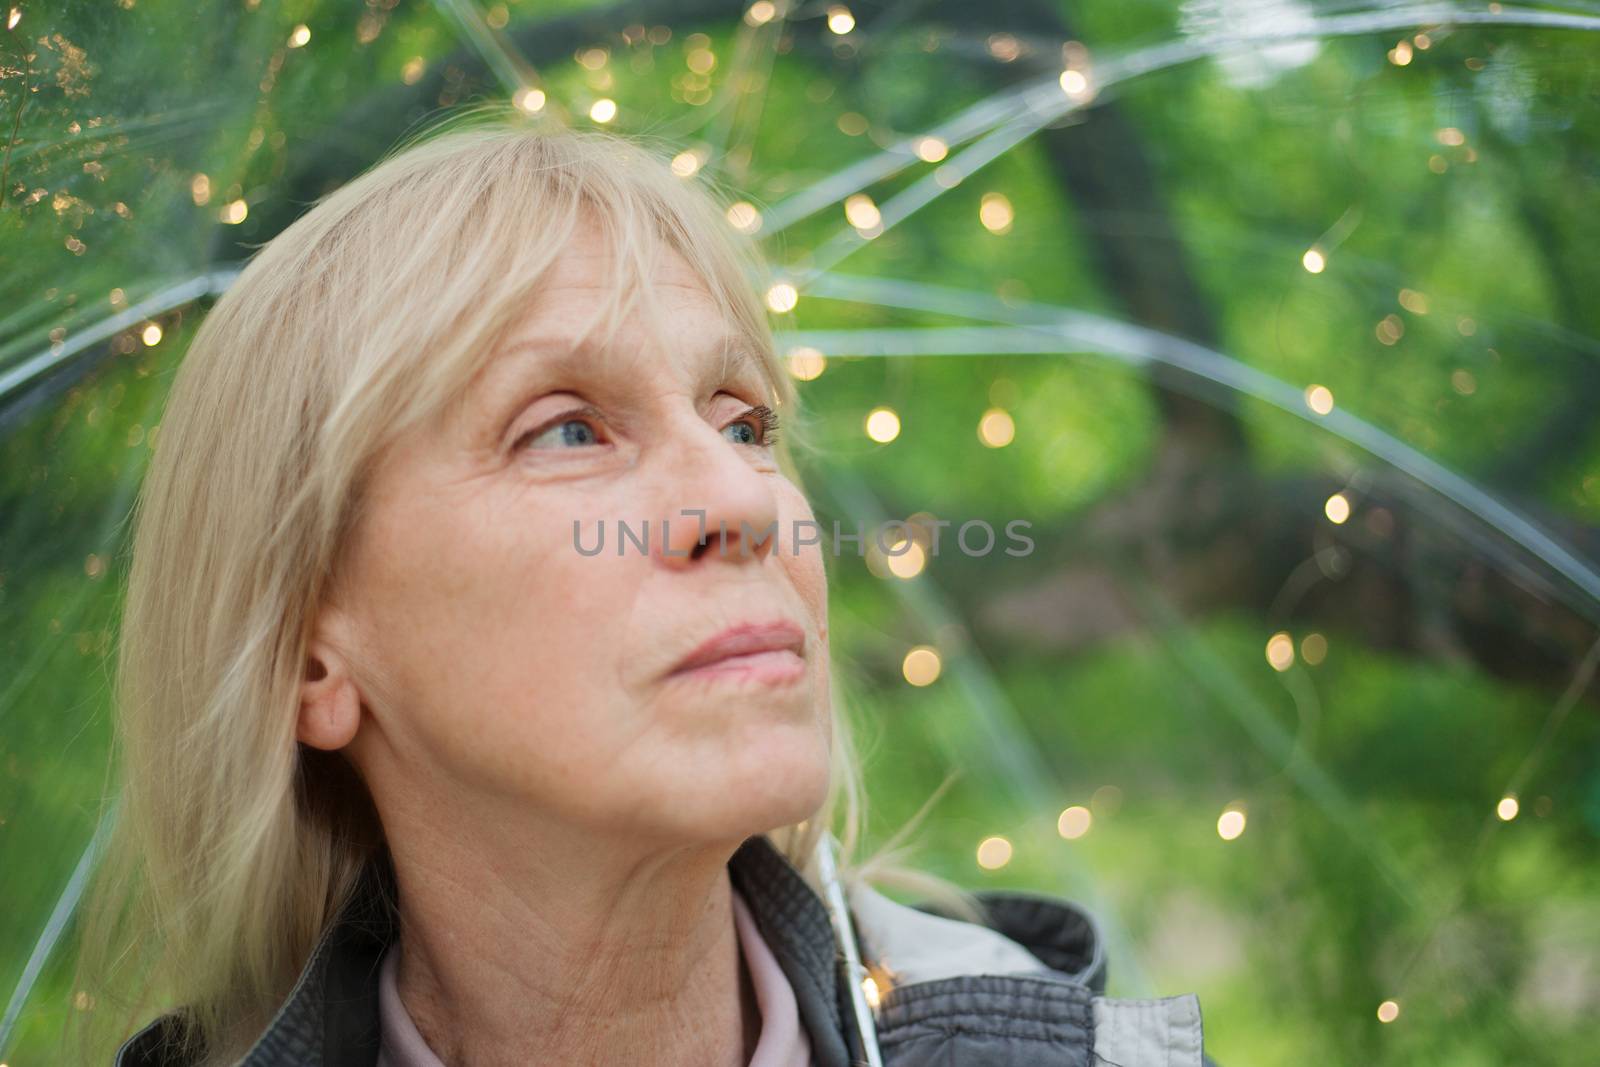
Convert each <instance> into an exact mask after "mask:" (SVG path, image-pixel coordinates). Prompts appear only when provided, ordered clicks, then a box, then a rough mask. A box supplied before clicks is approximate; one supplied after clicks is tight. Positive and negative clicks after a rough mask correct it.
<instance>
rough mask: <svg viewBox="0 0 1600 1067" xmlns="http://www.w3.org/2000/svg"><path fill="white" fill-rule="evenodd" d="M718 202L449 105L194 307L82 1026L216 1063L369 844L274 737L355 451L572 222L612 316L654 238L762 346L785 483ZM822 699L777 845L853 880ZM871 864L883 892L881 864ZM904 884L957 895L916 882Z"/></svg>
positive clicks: (752, 308)
mask: <svg viewBox="0 0 1600 1067" xmlns="http://www.w3.org/2000/svg"><path fill="white" fill-rule="evenodd" d="M719 197H720V198H721V199H722V200H723V201H726V199H727V198H726V197H725V196H722V194H721V193H720V192H719V191H717V190H715V189H714V188H709V187H705V186H703V185H701V184H700V183H698V182H692V181H685V180H682V179H680V178H678V177H676V176H675V175H673V174H672V173H671V171H670V169H669V168H668V167H667V166H666V165H665V163H664V162H663V160H662V159H661V158H659V154H658V153H654V152H652V151H651V150H650V149H649V148H648V147H647V146H646V145H645V144H644V143H642V142H638V141H629V140H625V139H623V138H620V137H617V136H613V135H609V134H605V133H601V132H581V133H580V132H574V131H564V130H551V129H548V128H542V127H536V126H533V125H530V124H528V122H527V121H526V120H523V121H517V120H513V119H507V118H506V117H505V116H504V114H502V113H501V112H500V111H499V110H495V111H488V110H483V109H479V110H475V111H469V112H462V113H457V114H456V115H454V116H452V117H450V118H449V119H447V120H446V121H445V122H443V123H439V124H437V125H435V126H433V127H432V128H429V129H425V130H423V131H421V132H419V133H417V134H414V135H413V136H411V137H409V138H407V139H406V140H404V141H402V142H400V143H399V144H397V145H396V146H395V147H394V148H393V149H391V150H390V152H389V153H388V154H387V155H386V156H385V157H384V158H383V159H382V160H380V161H379V162H378V163H377V164H376V165H374V166H373V167H372V168H371V169H369V170H367V171H366V172H365V173H363V174H362V175H361V176H359V177H358V178H356V179H355V180H353V181H351V182H349V183H348V184H346V185H344V186H342V187H341V188H339V189H337V190H336V191H334V192H332V193H330V194H328V195H326V196H324V197H323V198H321V199H320V200H319V201H318V202H316V204H315V205H314V206H313V207H312V209H311V210H309V211H307V212H306V213H305V214H303V215H302V216H301V217H300V218H299V219H297V220H296V221H295V222H294V223H293V224H292V225H290V226H289V227H288V228H287V229H285V230H284V231H282V232H281V233H280V234H278V235H277V236H276V237H274V238H273V239H272V240H271V241H269V242H267V243H266V244H265V245H263V246H261V247H260V248H258V249H257V251H256V252H255V254H254V255H253V256H252V258H251V260H250V262H249V263H248V265H247V266H246V267H245V268H244V270H243V271H242V272H241V273H240V275H239V276H238V279H237V280H236V281H235V282H234V284H233V285H232V287H231V288H229V289H228V291H227V292H226V293H225V294H224V295H223V296H222V297H221V298H220V299H219V300H218V301H217V303H216V306H215V307H214V308H213V309H212V310H211V311H210V312H209V313H208V314H207V315H206V317H205V319H204V321H203V323H202V325H201V327H200V329H199V331H198V333H197V334H196V336H195V338H194V341H193V344H192V345H191V346H190V348H189V350H188V353H187V355H186V356H185V358H184V361H183V363H182V365H181V367H180V368H179V371H178V373H177V376H176V379H175V381H174V383H173V386H172V390H171V394H170V397H169V399H168V402H167V408H166V412H165V414H164V416H163V420H162V423H161V430H160V443H159V448H157V449H156V451H155V454H154V457H153V459H152V462H151V466H150V469H149V472H148V475H147V478H146V481H145V484H144V486H143V489H142V492H141V495H140V498H139V501H138V503H137V505H136V508H135V516H134V518H135V527H134V536H133V541H132V546H131V553H132V558H131V561H130V572H129V582H128V589H127V596H126V601H125V608H124V613H123V620H122V628H121V641H120V645H119V649H118V662H117V682H116V693H115V698H116V704H117V712H118V714H117V727H116V755H115V758H116V759H117V760H118V761H119V762H120V765H121V784H120V793H119V796H118V798H117V799H116V801H115V805H116V809H117V810H116V811H115V817H116V826H115V829H114V831H113V834H112V838H111V844H110V847H109V849H108V852H107V855H106V856H105V858H104V859H103V861H102V862H101V865H100V869H99V872H98V874H97V885H96V889H95V891H94V893H93V896H92V900H91V905H90V907H88V908H87V909H86V913H85V918H84V924H83V926H82V927H81V928H80V936H81V940H82V945H83V955H81V956H80V960H79V980H78V984H77V986H76V988H80V989H82V988H85V987H88V988H91V989H94V990H96V993H97V998H96V999H97V1003H98V1009H97V1010H96V1011H95V1012H94V1013H93V1015H95V1016H99V1020H98V1021H97V1022H96V1024H95V1025H94V1027H93V1029H97V1030H98V1029H102V1028H103V1029H104V1030H105V1031H106V1033H105V1034H103V1035H102V1037H103V1038H104V1039H109V1038H111V1037H112V1036H115V1038H116V1039H117V1040H120V1039H122V1038H123V1037H125V1036H126V1035H127V1034H128V1033H130V1032H131V1031H132V1030H133V1029H134V1025H135V1022H136V1020H138V1019H139V1018H140V1017H141V1016H144V1015H148V1014H149V1013H150V1010H151V1009H152V1008H154V1007H158V1006H160V1003H164V1004H167V1005H171V1004H177V1005H181V1006H182V1007H183V1008H184V1009H185V1010H186V1011H187V1012H188V1013H189V1015H190V1020H191V1023H192V1024H193V1025H192V1028H191V1030H192V1033H193V1034H194V1035H195V1036H196V1038H197V1039H198V1042H199V1044H200V1045H201V1046H203V1047H204V1049H205V1050H206V1060H207V1062H210V1063H225V1062H232V1061H233V1060H235V1059H237V1058H238V1056H239V1055H241V1054H242V1053H243V1052H244V1051H246V1050H247V1049H248V1047H249V1045H250V1044H251V1043H252V1042H253V1041H254V1040H255V1038H256V1037H257V1036H258V1035H259V1033H260V1032H261V1031H262V1030H263V1029H264V1028H265V1027H266V1026H267V1025H268V1024H269V1022H270V1019H271V1015H272V1013H273V1011H274V1010H275V1009H276V1007H277V1006H278V1004H279V1003H280V1002H281V1001H282V999H283V998H284V997H285V996H286V995H287V994H288V993H289V991H290V989H291V987H292V985H293V983H294V981H295V979H296V977H297V976H298V975H299V973H300V971H301V970H302V968H303V967H304V965H305V963H306V961H307V958H308V957H309V955H310V952H311V949H312V947H313V945H314V944H315V942H316V940H317V938H318V936H319V935H320V933H321V932H322V930H323V929H324V927H325V926H326V924H327V923H328V922H329V921H330V920H331V919H332V918H333V916H334V915H335V913H336V912H337V910H338V909H339V908H340V907H341V905H342V904H343V903H344V902H345V901H346V900H347V899H348V896H349V894H350V893H351V891H352V889H353V888H354V885H355V882H356V878H357V875H358V873H359V871H360V869H361V868H362V866H363V865H364V863H365V862H366V861H367V860H368V859H369V858H370V857H371V856H372V855H373V853H374V850H375V849H377V848H379V847H381V833H380V832H379V831H378V829H377V826H376V818H375V816H374V814H373V812H372V810H371V807H370V800H369V799H368V798H367V797H366V795H365V791H364V789H363V788H362V787H361V786H360V784H359V781H358V780H357V779H356V778H355V776H354V772H353V771H352V770H351V769H350V768H349V766H348V765H347V764H345V763H344V761H343V760H342V759H338V758H332V759H330V758H327V757H326V755H325V754H319V753H314V752H312V751H311V750H309V749H307V750H302V749H301V748H300V746H299V745H298V744H297V742H296V739H295V721H296V712H297V708H298V704H299V691H300V684H301V680H302V678H303V676H304V664H305V658H306V645H307V641H308V638H309V627H310V625H311V623H312V620H313V617H314V613H315V612H314V609H315V607H316V605H317V604H318V603H319V602H320V601H321V598H322V597H323V596H324V595H325V593H326V592H327V591H328V590H329V589H330V588H331V586H330V585H329V583H330V582H333V581H336V580H337V576H338V574H339V573H340V552H341V551H342V550H343V548H344V546H345V545H346V544H347V541H348V539H347V536H346V535H347V533H348V531H349V530H350V529H351V528H352V527H353V525H354V523H355V522H356V520H357V518H358V514H359V509H360V508H361V506H362V487H363V484H364V479H365V477H366V476H367V473H368V471H369V470H370V466H371V463H372V461H373V459H374V457H375V456H377V455H378V454H380V453H381V451H382V450H383V448H384V446H385V444H386V443H387V442H389V441H390V440H392V439H393V438H394V437H396V436H398V435H400V434H402V433H404V432H405V431H406V430H407V428H408V427H412V426H415V425H417V424H418V423H419V421H420V420H426V419H428V418H430V417H431V416H432V415H433V414H435V413H437V412H438V411H439V410H440V408H441V405H443V404H445V403H448V402H451V401H452V399H453V398H457V397H459V396H460V394H461V391H462V389H463V387H464V385H465V384H466V383H467V382H468V381H469V380H470V378H471V377H472V375H473V374H474V372H475V371H476V370H477V369H478V368H479V366H481V364H482V361H483V360H484V358H485V356H486V354H488V353H491V352H492V351H493V350H494V348H495V341H496V339H497V338H498V337H499V336H500V334H501V333H502V332H503V331H504V330H505V329H507V328H508V326H509V325H510V324H511V323H512V322H513V319H514V317H515V316H516V315H517V314H518V312H519V310H520V309H523V308H526V306H527V305H528V302H529V297H530V295H531V294H533V293H535V292H536V291H537V289H538V287H539V284H540V279H541V276H542V275H543V273H544V272H545V270H546V268H548V267H549V266H550V264H551V263H552V262H553V261H554V260H555V259H556V257H557V256H558V255H559V254H560V252H561V250H562V248H563V246H564V244H565V243H566V239H567V236H568V234H570V233H571V232H572V229H573V226H574V225H575V224H576V219H577V218H578V216H579V215H580V213H581V212H582V211H585V210H588V211H590V212H591V213H592V215H593V217H594V218H595V219H596V221H597V222H598V223H599V225H600V228H601V230H602V232H603V234H604V240H605V241H606V243H607V244H608V245H609V248H610V251H611V252H612V253H613V254H614V255H615V257H616V259H615V262H616V263H617V264H618V267H619V274H620V276H621V278H622V283H621V284H619V285H618V286H617V288H616V292H615V294H614V297H615V301H614V303H613V305H612V306H611V307H610V308H609V310H608V314H607V315H606V316H605V318H606V320H607V321H608V323H609V324H611V325H613V326H614V325H615V323H616V322H617V321H619V320H620V319H621V318H622V315H623V312H624V311H625V309H626V308H627V306H629V301H631V300H633V299H636V298H639V297H641V296H642V297H643V298H644V299H646V300H648V299H649V293H648V289H649V286H648V284H647V283H646V278H647V276H648V273H647V272H648V268H649V263H650V256H651V254H652V253H653V252H654V251H655V250H657V249H658V248H659V246H660V245H661V244H662V243H665V244H666V245H668V246H671V247H672V248H674V249H676V250H678V251H679V252H681V253H682V254H683V256H684V258H685V259H686V260H687V261H688V262H689V263H690V264H691V265H693V267H694V269H695V270H696V272H697V273H698V274H699V275H700V276H701V279H702V281H703V282H704V283H705V285H706V287H707V289H708V290H709V291H710V293H711V295H712V297H713V298H714V300H715V301H716V303H717V305H718V306H719V307H720V309H721V310H722V311H723V313H724V314H725V315H726V317H727V319H728V321H729V322H730V323H732V324H733V325H734V326H735V327H736V328H737V329H738V330H739V331H740V332H742V333H743V334H745V335H746V336H747V337H748V338H749V339H751V340H752V341H754V342H755V344H756V347H757V349H758V351H759V352H761V353H762V354H763V364H764V368H765V370H766V372H767V377H768V378H769V380H770V383H771V388H772V392H773V396H774V400H775V403H773V405H772V406H773V407H774V408H775V410H777V411H779V412H780V413H781V414H782V416H783V418H784V420H785V425H786V428H787V429H786V434H785V435H784V437H783V438H780V441H779V444H778V449H779V460H780V463H781V464H782V465H783V468H784V470H785V471H786V473H788V474H789V475H790V476H791V477H793V478H795V480H796V483H797V484H798V483H799V477H798V472H797V471H796V470H795V468H794V466H793V456H792V454H791V453H790V451H789V450H790V449H791V448H792V447H794V446H795V443H796V441H797V440H798V439H799V437H800V436H801V435H797V434H796V433H795V432H794V431H795V430H796V429H798V428H799V427H798V422H797V419H796V416H797V414H798V413H797V411H796V410H795V399H796V398H795V394H794V387H793V384H792V382H791V381H790V376H789V375H788V374H786V373H784V370H783V368H782V366H781V365H780V363H779V360H778V357H777V355H776V354H775V351H774V347H773V339H772V334H771V329H770V326H769V324H768V322H767V318H766V311H765V309H764V308H763V306H762V304H761V301H760V299H759V296H758V295H757V286H756V285H755V284H754V279H755V278H756V277H759V275H760V274H761V273H762V268H761V261H760V257H759V254H758V253H757V252H756V250H755V249H754V247H753V245H751V244H749V243H747V242H745V241H743V240H741V239H740V238H738V237H737V235H736V234H734V233H733V231H732V229H731V227H729V226H728V225H727V224H726V222H725V221H724V219H723V216H722V211H723V204H722V203H719V202H718V200H719ZM834 697H835V709H836V710H835V714H834V720H835V721H834V731H833V736H834V747H833V754H832V762H833V783H832V787H831V793H830V795H829V798H828V800H827V802H826V804H825V805H824V807H823V808H822V809H821V810H820V811H819V812H818V813H817V814H815V815H814V816H813V817H812V818H810V819H808V820H806V821H805V822H803V823H800V824H798V825H796V826H790V827H784V828H782V829H780V830H774V831H772V832H771V833H770V834H769V837H770V839H771V840H772V841H773V843H774V844H775V845H777V846H778V847H779V848H780V850H782V851H783V852H784V853H785V854H786V855H787V856H788V857H789V859H790V860H791V861H792V862H794V863H795V865H796V866H797V867H799V868H801V870H802V872H803V873H805V874H806V875H807V877H812V878H814V872H812V871H811V863H810V859H811V855H812V849H813V847H814V845H815V843H816V841H817V838H818V835H819V834H820V833H821V832H822V831H823V829H824V828H834V829H835V832H836V833H838V835H839V837H840V843H841V851H842V855H841V861H842V862H841V868H842V869H843V870H845V871H847V872H850V873H849V874H848V876H849V877H859V875H860V871H861V870H863V869H864V868H861V867H858V866H856V865H854V864H853V853H854V852H855V850H856V847H857V843H858V840H859V836H860V826H861V821H862V818H863V812H864V796H863V792H862V788H861V781H860V771H859V768H858V765H857V759H856V753H855V751H854V749H853V746H852V742H851V737H850V733H849V729H848V723H847V721H846V719H845V718H844V716H843V715H841V714H840V713H839V712H838V710H837V709H838V708H839V707H841V702H840V701H839V693H838V689H837V687H836V688H835V691H834ZM871 869H872V870H873V871H874V872H875V874H876V875H877V876H878V878H879V879H880V880H881V879H884V878H888V879H890V880H893V879H892V876H893V874H894V873H895V872H894V871H892V870H891V869H890V865H888V864H886V863H884V862H883V861H882V858H881V856H880V858H879V862H878V863H877V864H876V866H875V867H872V868H871ZM901 874H902V875H903V877H902V878H901V879H900V881H901V883H902V884H905V885H916V886H918V887H919V888H921V889H922V890H923V891H924V892H933V893H935V894H936V895H940V896H942V897H943V898H944V899H945V901H946V903H947V904H951V903H953V904H954V905H955V906H957V907H959V906H960V905H961V904H962V900H961V899H960V895H959V894H958V893H953V892H951V891H949V887H946V886H945V885H944V884H943V883H940V882H939V881H938V880H936V879H926V878H923V879H920V880H919V879H917V878H916V876H915V875H914V874H911V873H910V872H901ZM130 988H132V989H137V990H138V993H137V994H136V995H133V996H126V995H119V991H120V990H125V989H130ZM158 1002H160V1003H158ZM88 1029H90V1028H89V1027H86V1028H85V1031H84V1035H83V1040H84V1047H87V1046H88V1045H89V1044H91V1043H93V1042H94V1041H95V1040H96V1039H95V1038H94V1037H91V1036H89V1034H88ZM191 1051H198V1049H194V1050H191ZM81 1059H82V1061H83V1062H91V1060H90V1058H89V1056H88V1054H85V1055H83V1056H82V1057H81Z"/></svg>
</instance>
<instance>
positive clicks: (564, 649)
mask: <svg viewBox="0 0 1600 1067" xmlns="http://www.w3.org/2000/svg"><path fill="white" fill-rule="evenodd" d="M431 504H432V506H430V507H427V508H423V507H420V506H419V507H410V508H402V509H396V510H395V511H394V512H391V513H390V515H389V516H388V517H387V519H386V521H385V522H384V523H383V524H382V525H381V526H380V527H379V528H378V533H379V535H380V536H379V537H378V538H377V539H375V542H374V548H375V553H374V557H373V561H374V565H373V566H372V567H371V568H370V569H369V572H368V575H367V578H368V580H369V583H370V588H371V590H372V593H373V596H372V598H371V600H370V603H371V605H372V608H373V610H372V612H371V618H370V620H369V623H368V628H369V630H370V631H371V634H372V636H373V638H374V639H375V640H374V652H375V655H374V659H375V660H376V664H375V665H376V666H377V667H378V668H379V669H378V671H377V672H375V677H377V678H388V679H392V681H390V682H389V683H388V684H386V685H383V686H381V688H379V689H377V690H375V691H374V697H375V698H376V699H379V700H381V701H382V702H383V705H384V708H383V710H384V711H385V712H386V713H387V715H388V718H389V722H388V723H387V724H385V732H386V733H387V734H391V735H392V736H391V740H392V741H393V742H394V743H395V745H396V747H404V748H407V749H409V750H410V757H411V758H412V759H422V758H424V757H425V756H426V757H428V758H430V759H434V760H438V761H447V762H449V763H453V764H456V766H457V770H458V771H459V770H466V769H473V768H475V769H476V772H477V773H478V774H481V773H483V772H485V771H487V772H488V773H490V774H491V775H493V776H496V777H498V776H500V775H502V774H504V775H509V776H512V777H518V776H526V774H527V773H528V772H530V771H534V772H536V773H543V772H548V771H549V768H544V767H542V766H540V765H538V761H537V760H533V759H531V758H530V753H532V754H533V755H537V754H539V753H543V752H551V753H557V752H559V753H564V754H566V755H567V756H568V757H576V756H579V755H580V754H581V753H583V752H584V751H585V749H586V748H588V747H591V746H592V745H596V744H597V743H598V742H597V740H596V739H594V738H593V737H592V735H593V734H594V733H595V732H596V731H597V730H599V729H600V728H601V726H602V725H603V723H604V722H605V716H604V714H603V711H604V710H605V709H601V708H597V707H595V706H594V704H595V703H596V701H597V700H598V699H603V698H604V696H605V695H606V694H608V693H609V692H611V689H610V683H613V682H614V681H615V675H616V663H615V658H614V656H613V655H612V651H613V645H612V642H611V641H610V640H609V639H608V637H607V635H608V634H613V633H615V632H616V630H617V628H618V627H621V626H625V625H626V623H627V615H628V613H629V612H630V611H631V610H632V599H633V597H634V596H635V595H636V592H637V589H638V587H639V585H640V575H639V574H638V573H636V571H637V570H638V568H639V567H640V566H641V564H642V563H643V561H642V560H640V559H639V558H638V557H637V555H633V554H630V555H629V556H626V557H624V558H620V559H619V558H617V557H616V556H615V555H612V554H609V553H608V554H602V555H600V556H595V557H592V558H591V557H585V556H583V555H581V554H580V553H579V552H578V551H577V549H576V548H575V547H574V545H573V534H572V518H573V517H572V514H571V513H570V511H567V510H564V509H563V508H561V507H555V506H548V505H547V506H544V507H541V508H537V509H527V508H521V507H520V506H519V504H518V502H517V501H512V500H498V501H497V500H495V499H494V498H493V497H492V496H491V497H488V498H480V499H477V500H474V499H472V498H470V496H468V495H467V494H465V493H464V494H463V495H462V497H461V498H459V499H455V500H440V499H438V498H437V497H435V498H433V500H432V501H431ZM580 518H581V521H582V523H583V529H584V530H585V531H586V532H587V533H588V534H589V537H590V539H591V541H592V537H593V531H594V529H595V525H594V520H593V519H592V518H590V517H588V516H580ZM408 741H409V743H407V742H408ZM535 750H536V751H535ZM496 765H500V768H499V770H495V769H494V768H495V767H496ZM518 768H520V769H521V770H520V771H519V770H518Z"/></svg>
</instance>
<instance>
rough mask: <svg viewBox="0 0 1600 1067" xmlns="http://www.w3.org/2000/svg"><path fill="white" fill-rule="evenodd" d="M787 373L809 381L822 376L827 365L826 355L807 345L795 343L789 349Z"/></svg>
mask: <svg viewBox="0 0 1600 1067" xmlns="http://www.w3.org/2000/svg"><path fill="white" fill-rule="evenodd" d="M788 363H789V374H790V376H791V377H793V378H795V379H796V380H798V381H802V382H810V381H815V380H816V379H818V378H820V377H822V372H823V370H824V369H825V368H826V367H827V366H828V357H827V356H824V355H823V354H822V353H821V352H819V351H818V350H816V349H815V348H812V347H810V346H809V345H796V346H795V347H793V348H791V349H789V354H788Z"/></svg>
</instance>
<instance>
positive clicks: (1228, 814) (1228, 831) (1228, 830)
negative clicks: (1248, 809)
mask: <svg viewBox="0 0 1600 1067" xmlns="http://www.w3.org/2000/svg"><path fill="white" fill-rule="evenodd" d="M1244 825H1245V817H1244V811H1243V810H1242V809H1239V808H1226V809H1224V810H1223V812H1222V814H1221V815H1219V816H1218V817H1217V836H1218V837H1220V838H1222V839H1223V840H1224V841H1237V840H1238V839H1239V835H1240V834H1242V833H1244Z"/></svg>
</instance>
